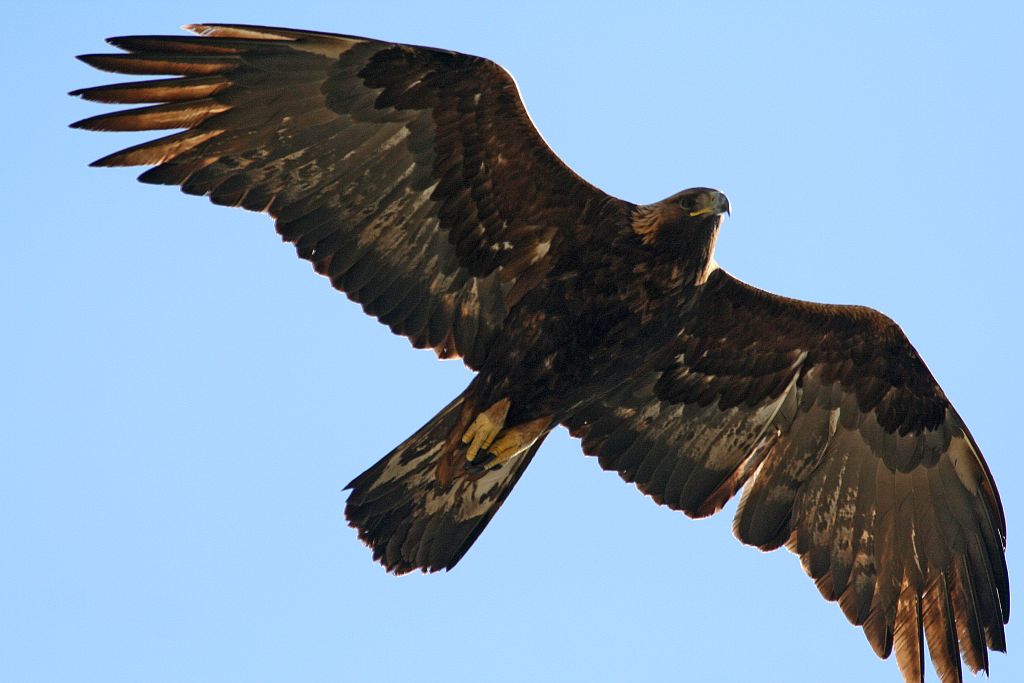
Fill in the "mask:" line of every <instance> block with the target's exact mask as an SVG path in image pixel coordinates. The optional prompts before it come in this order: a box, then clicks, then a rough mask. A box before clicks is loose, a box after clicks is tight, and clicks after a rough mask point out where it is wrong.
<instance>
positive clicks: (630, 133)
mask: <svg viewBox="0 0 1024 683" xmlns="http://www.w3.org/2000/svg"><path fill="white" fill-rule="evenodd" d="M838 4H839V3H828V5H829V6H828V7H825V6H824V5H825V3H753V2H751V3H726V2H716V3H702V4H696V3H672V4H669V3H666V4H665V5H663V6H661V7H659V8H651V7H649V6H646V5H640V4H639V3H635V4H634V5H633V6H630V7H628V8H625V7H624V6H623V5H621V4H619V3H609V4H606V5H602V4H594V3H565V4H562V5H560V6H558V7H551V6H546V5H545V4H542V3H537V4H533V3H529V2H516V3H507V4H502V5H498V6H494V7H489V6H487V5H486V4H484V3H471V2H447V3H422V4H409V5H406V4H404V3H391V2H374V3H345V2H325V3H313V2H292V3H284V2H274V3H269V2H260V1H255V0H249V1H247V2H244V3H243V2H223V3H216V4H215V7H211V3H209V2H196V1H194V0H181V1H178V2H174V3H153V4H152V5H150V4H142V3H138V2H98V3H92V4H86V3H67V4H62V3H47V4H43V3H39V4H36V5H32V6H30V5H29V4H28V3H23V4H19V5H18V6H13V7H9V8H7V9H6V10H5V14H6V15H7V18H6V19H5V24H6V26H7V31H6V36H5V39H4V41H3V46H2V50H3V51H4V54H3V63H4V69H3V72H2V74H0V78H2V80H3V91H4V92H5V93H7V95H6V98H5V101H6V104H5V106H4V107H3V108H2V112H0V117H2V118H3V121H2V124H3V125H2V126H0V130H2V131H3V136H4V140H3V155H4V167H5V172H4V183H3V188H4V189H3V193H4V199H5V201H4V205H5V206H4V220H3V228H2V230H3V236H4V242H5V247H6V248H5V249H3V250H2V253H0V260H2V267H0V307H2V308H0V312H2V315H3V318H4V319H5V320H8V321H10V322H9V323H8V325H9V327H8V328H7V330H8V331H7V334H4V335H0V350H2V355H0V358H2V361H0V382H2V384H3V386H4V387H5V391H3V392H2V393H0V453H2V454H3V455H2V457H0V539H2V543H3V548H4V557H3V561H2V562H0V678H3V679H5V680H11V681H69V680H75V681H105V682H112V681H143V680H144V681H150V682H158V681H218V682H227V681H364V680H415V681H434V680H444V681H480V680H487V681H520V680H557V681H594V680H644V679H649V680H665V679H679V680H713V681H746V680H752V679H755V678H756V679H757V680H765V681H800V680H807V681H817V680H829V681H837V682H842V681H864V680H898V674H897V670H896V666H895V663H894V662H893V661H888V662H880V661H878V660H876V659H875V657H874V655H873V654H872V652H871V650H870V648H869V646H868V644H867V642H866V640H865V639H864V637H863V635H862V633H861V632H860V631H859V630H858V629H855V628H853V627H851V626H849V625H848V624H847V623H846V621H845V619H844V618H843V616H842V614H841V612H840V610H839V609H838V608H837V607H836V606H835V605H832V604H828V603H826V602H824V601H823V600H822V599H821V598H820V597H819V595H818V592H817V590H816V589H815V588H814V586H813V583H812V582H811V581H810V580H808V579H807V578H806V577H805V576H804V574H803V572H802V571H801V569H800V567H799V563H798V561H797V559H796V558H795V557H794V556H792V555H790V554H788V553H786V552H784V551H779V552H775V553H771V554H763V553H761V552H759V551H757V550H754V549H751V548H748V547H745V546H742V545H741V544H740V543H738V542H737V541H736V540H735V539H734V538H733V537H732V535H731V533H730V522H731V512H732V510H734V505H731V506H729V508H727V510H726V511H725V512H724V513H721V514H719V515H718V516H716V517H715V518H712V519H710V520H704V521H700V522H694V521H691V520H688V519H686V518H685V517H684V516H682V515H680V514H678V513H673V512H671V511H669V510H667V509H663V508H659V507H657V506H655V505H654V504H653V503H652V502H651V501H650V500H648V499H646V498H645V497H643V496H642V495H640V494H639V493H638V492H637V491H636V490H634V489H633V488H632V487H631V486H628V485H625V484H623V483H622V482H621V481H620V480H619V479H618V477H617V476H615V475H614V474H611V473H605V472H602V471H601V470H600V468H599V467H598V466H597V463H596V461H594V460H593V459H590V458H584V457H583V456H582V455H581V454H580V450H579V447H578V444H577V443H576V442H574V441H573V440H572V439H570V438H569V437H568V436H567V435H566V434H565V433H564V432H563V431H560V432H557V433H555V434H553V435H552V437H551V438H549V440H548V441H547V443H546V444H545V446H544V448H543V450H542V451H541V453H540V455H539V456H538V458H537V459H536V460H535V462H534V464H533V465H532V466H531V468H530V470H529V471H528V472H527V473H526V475H525V476H524V478H523V480H522V481H521V483H520V484H519V486H518V487H517V490H516V491H515V493H513V494H512V496H511V497H510V498H509V500H508V502H507V503H506V505H505V507H504V508H503V509H502V511H501V513H499V515H498V516H497V517H496V518H495V520H494V521H493V522H492V523H491V525H490V526H489V528H488V529H487V532H486V533H485V534H484V535H483V536H482V537H481V539H480V540H479V541H478V542H477V544H476V545H475V546H474V547H473V549H472V550H471V551H470V552H469V554H468V555H467V556H466V558H465V559H464V560H463V561H462V563H461V564H460V565H459V566H458V567H457V568H456V570H455V571H453V572H451V573H450V574H446V575H433V576H421V575H414V576H407V577H403V578H400V579H396V578H394V577H392V576H389V575H387V574H385V573H384V572H383V570H381V569H380V567H378V566H377V565H375V564H373V563H372V562H371V560H370V555H369V553H368V552H367V551H366V549H365V548H363V547H362V546H361V545H360V544H359V543H358V542H357V540H356V538H355V533H354V532H353V531H352V530H350V529H348V528H347V527H346V526H345V524H344V520H343V517H342V508H343V503H344V498H345V496H344V494H343V492H342V490H341V489H342V487H343V486H344V485H345V484H346V483H347V482H348V481H349V480H350V479H351V478H352V477H354V476H355V475H357V474H359V473H360V472H361V471H362V470H363V469H365V468H366V467H368V466H369V465H371V464H372V463H373V462H375V461H376V460H377V459H378V458H379V457H380V456H381V455H383V454H384V453H386V452H387V451H388V450H389V449H390V448H391V447H393V446H394V445H396V444H397V443H399V442H400V441H401V440H402V439H404V438H405V437H406V436H407V435H408V434H410V433H411V432H412V431H414V430H415V429H416V428H417V427H419V426H420V425H421V424H422V423H423V422H425V421H426V420H427V419H428V418H429V417H430V416H432V415H433V414H434V413H435V412H436V411H437V410H439V409H440V408H441V407H443V406H444V405H445V404H446V403H447V402H448V401H449V400H450V398H451V397H452V396H454V395H455V394H456V393H458V392H459V391H460V390H461V389H462V388H463V386H464V385H465V384H466V383H467V382H468V381H469V378H470V375H469V373H468V371H467V370H465V369H464V368H462V367H461V366H460V365H458V364H456V363H450V362H449V363H441V362H439V361H437V360H435V359H434V358H433V356H432V355H431V354H429V353H427V352H423V351H414V350H413V349H412V348H411V347H410V346H409V345H408V343H407V342H406V341H405V340H404V339H401V338H398V337H394V336H392V335H391V334H390V333H389V332H388V331H387V330H386V328H384V327H382V326H380V325H378V324H377V323H376V322H374V321H373V320H371V319H369V318H368V317H366V316H364V315H363V314H362V312H361V311H360V310H359V308H358V306H356V305H354V304H351V303H349V302H348V301H347V300H346V299H345V298H344V297H343V296H341V295H339V294H338V293H336V292H335V291H333V290H332V289H331V288H330V287H329V286H328V283H327V282H326V281H325V280H323V279H322V278H318V277H316V276H315V275H314V274H313V273H312V271H311V269H310V268H309V266H308V264H306V263H304V262H300V261H299V260H298V259H296V258H295V256H294V253H293V251H292V249H291V247H289V246H287V245H283V244H281V242H280V240H279V239H278V237H277V236H276V235H275V234H274V231H273V229H272V227H271V224H270V221H269V220H268V219H267V218H265V217H263V216H259V215H256V214H249V213H246V212H243V211H240V210H229V209H224V208H220V207H214V206H211V205H209V204H208V203H207V202H205V201H201V200H197V199H195V198H191V197H186V196H184V195H182V194H180V193H178V192H176V191H174V190H173V189H170V188H163V187H152V186H143V185H140V184H137V183H135V182H134V180H133V178H134V175H135V174H136V172H134V171H133V170H131V169H129V170H106V169H104V170H97V169H88V168H86V165H87V163H88V162H89V161H91V160H93V159H95V158H97V157H99V156H102V155H104V154H106V153H108V152H110V151H113V150H114V149H117V148H121V147H124V146H127V145H128V144H130V143H131V142H133V141H134V140H135V139H134V138H132V137H130V136H127V135H122V136H115V135H100V134H93V133H86V132H83V131H73V130H69V129H68V128H67V124H68V123H70V122H71V121H73V120H76V119H79V118H82V117H85V116H89V115H92V114H94V113H99V112H100V111H103V110H104V109H103V108H102V107H100V106H97V105H93V104H90V103H86V102H81V101H78V100H75V99H72V98H69V97H67V96H66V95H65V93H66V92H67V91H69V90H71V89H73V88H77V87H83V86H87V85H95V84H100V83H104V82H110V76H107V75H103V74H101V73H99V72H95V71H92V70H91V69H89V68H87V67H85V66H84V65H82V64H80V63H78V62H76V61H75V60H74V59H73V55H76V54H80V53H84V52H97V51H103V49H104V47H105V46H104V44H103V42H102V39H103V38H105V37H107V36H112V35H124V34H132V33H175V32H177V31H178V27H179V26H180V25H182V24H185V23H190V22H202V21H209V22H213V21H228V22H244V23H263V24H270V25H279V26H291V27H296V28H309V29H320V30H326V31H335V32H343V33H354V34H361V35H368V36H372V37H379V38H385V39H390V40H396V41H405V42H412V43H419V44H428V45H436V46H440V47H446V48H451V49H456V50H461V51H464V52H469V53H473V54H480V55H484V56H487V57H490V58H492V59H494V60H496V61H498V62H499V63H501V64H502V65H503V66H505V67H506V68H507V69H508V70H509V71H511V72H512V73H513V74H514V75H515V77H516V79H517V81H518V83H519V85H520V88H521V90H522V93H523V96H524V98H525V101H526V103H527V106H528V107H529V110H530V112H531V114H532V116H533V118H534V120H535V122H536V124H537V126H538V127H539V129H540V130H541V132H542V133H543V135H544V136H545V138H546V139H547V140H548V142H549V143H550V144H551V145H552V147H553V148H554V149H555V151H556V152H557V153H558V154H559V155H561V156H562V157H563V158H564V159H565V160H566V161H567V162H568V163H569V164H570V165H571V166H573V168H575V169H576V170H577V171H578V172H579V173H580V174H582V175H583V176H584V177H586V178H588V179H589V180H591V181H592V182H594V183H595V184H597V185H598V186H600V187H602V188H603V189H605V190H606V191H608V192H610V193H612V194H615V195H617V196H620V197H623V198H626V199H629V200H632V201H640V202H646V201H655V200H658V199H660V198H662V197H664V196H667V195H669V194H672V193H673V192H675V191H677V190H679V189H682V188H685V187H689V186H694V185H704V186H712V187H717V188H719V189H721V190H723V191H725V192H726V193H727V194H728V195H729V197H730V199H731V200H732V205H733V216H732V218H731V219H729V220H728V222H727V223H726V225H725V227H724V230H723V233H722V237H721V239H720V241H719V246H718V251H717V255H718V261H719V262H720V263H721V264H722V265H723V266H724V267H725V268H727V269H728V270H730V271H731V272H732V273H733V274H735V275H737V276H738V277H740V278H742V279H744V280H747V281H748V282H751V283H753V284H755V285H757V286H760V287H763V288H765V289H769V290H771V291H775V292H778V293H782V294H786V295H789V296H796V297H801V298H809V299H815V300H821V301H828V302H835V303H860V304H866V305H870V306H873V307H875V308H878V309H880V310H882V311H883V312H885V313H886V314H888V315H890V316H892V317H893V318H895V319H896V320H897V321H898V322H899V323H900V324H901V325H902V326H903V329H904V330H905V331H906V332H907V334H908V336H909V337H910V339H911V341H912V342H913V343H914V344H915V345H916V346H917V348H918V350H919V351H920V352H921V354H922V356H923V357H924V358H925V360H926V361H927V362H928V364H929V366H930V367H931V369H932V371H933V373H934V374H935V376H936V377H937V379H938V380H939V382H940V383H941V384H942V386H943V388H944V389H945V391H946V393H947V394H948V395H949V397H950V398H951V399H952V400H953V402H954V403H955V405H956V406H957V408H958V410H959V412H960V413H961V415H962V416H963V417H964V419H965V420H966V421H967V423H968V424H969V425H970V427H971V429H972V431H973V433H974V435H975V437H976V438H977V441H978V443H979V444H980V445H981V447H982V449H983V451H984V453H985V454H986V456H987V459H988V462H989V464H990V465H991V468H992V470H993V472H994V474H995V476H996V480H997V483H998V484H999V487H1000V489H1001V492H1002V495H1003V501H1004V504H1005V506H1006V513H1007V518H1008V525H1009V543H1010V545H1009V550H1008V559H1009V564H1010V571H1011V577H1014V578H1015V577H1016V576H1018V574H1019V572H1020V571H1021V569H1022V554H1021V552H1020V550H1019V548H1020V545H1019V542H1018V541H1017V538H1018V536H1017V529H1018V524H1020V523H1021V522H1022V520H1024V510H1022V504H1021V502H1020V501H1021V496H1020V495H1019V494H1018V492H1019V491H1020V490H1021V487H1022V486H1024V474H1022V472H1024V470H1022V468H1021V466H1020V458H1019V448H1020V446H1019V437H1018V435H1017V432H1016V428H1017V427H1018V426H1019V424H1020V402H1019V392H1020V387H1021V384H1022V382H1024V372H1022V366H1021V362H1020V355H1019V350H1018V347H1019V344H1020V339H1021V332H1022V322H1021V321H1022V312H1024V311H1022V304H1021V294H1022V291H1021V289H1022V288H1021V286H1020V284H1019V282H1020V278H1019V271H1020V253H1021V250H1022V248H1024V237H1022V227H1024V226H1022V219H1021V216H1022V215H1024V199H1022V197H1024V190H1022V187H1024V173H1022V166H1021V159H1022V158H1024V142H1022V136H1021V132H1020V121H1021V120H1022V108H1024V107H1022V104H1024V100H1022V95H1021V88H1020V73H1021V67H1022V66H1024V43H1022V41H1021V39H1020V30H1021V27H1022V26H1024V11H1022V10H1021V7H1020V5H1019V3H1005V4H999V3H976V4H974V5H972V6H970V7H969V8H968V7H967V6H965V5H963V4H962V3H958V4H942V3H931V2H929V3H923V2H922V3H901V4H900V7H892V6H890V3H878V4H871V5H867V4H865V3H858V5H859V6H858V7H857V8H856V9H853V8H845V9H844V8H837V7H832V6H831V5H838ZM1019 622H1020V619H1019V618H1014V619H1013V621H1011V623H1010V625H1009V627H1008V633H1007V637H1008V641H1009V645H1010V649H1011V654H1010V655H1009V656H1002V655H995V656H993V660H992V668H993V680H994V681H1011V680H1024V664H1022V663H1021V662H1022V660H1021V658H1020V655H1019V648H1021V641H1020V637H1019V635H1020V628H1019V627H1018V624H1019ZM929 673H930V674H931V672H929Z"/></svg>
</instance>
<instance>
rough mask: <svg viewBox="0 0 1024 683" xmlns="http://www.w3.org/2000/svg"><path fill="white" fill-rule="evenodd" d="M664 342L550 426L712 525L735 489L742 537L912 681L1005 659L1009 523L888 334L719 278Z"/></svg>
mask: <svg viewBox="0 0 1024 683" xmlns="http://www.w3.org/2000/svg"><path fill="white" fill-rule="evenodd" d="M682 315H683V323H682V329H681V331H680V333H679V335H678V336H677V337H676V339H675V341H674V343H673V345H672V346H671V347H670V348H669V349H667V350H665V351H664V352H662V353H660V354H659V355H658V356H657V357H652V358H650V359H648V362H647V365H646V369H645V370H644V371H643V372H641V373H638V374H637V376H636V377H635V378H634V379H633V380H632V381H630V382H629V383H628V384H625V385H623V386H621V387H619V388H618V389H617V390H615V391H614V392H612V393H611V394H609V395H607V396H604V397H601V398H598V399H595V400H593V401H592V402H590V403H588V404H586V405H584V406H582V407H581V408H580V409H579V410H578V411H576V412H575V413H574V414H573V415H572V416H571V417H570V418H569V419H567V420H565V421H564V424H566V426H568V427H569V429H570V431H572V433H573V434H574V435H576V436H579V437H582V444H583V450H584V451H585V452H586V453H587V454H590V455H596V456H597V457H598V459H599V462H600V464H601V466H602V467H603V468H604V469H608V470H616V471H618V472H619V474H620V476H621V477H622V478H623V479H625V480H626V481H629V482H633V483H635V484H636V485H637V487H638V488H639V489H640V490H641V491H642V492H644V493H646V494H647V495H649V496H651V497H652V498H654V499H655V500H656V501H657V502H658V503H660V504H664V505H668V506H669V507H671V508H673V509H677V510H682V511H683V512H685V513H686V514H688V515H690V516H696V517H699V516H704V515H710V514H712V513H714V512H716V511H717V510H719V509H721V507H722V506H723V505H724V504H725V502H726V501H727V500H728V499H729V498H730V497H731V496H732V495H733V494H734V493H736V491H738V490H739V489H740V487H743V486H744V484H745V485H746V486H745V488H744V490H743V495H742V497H741V500H740V504H739V508H738V510H737V512H736V517H735V520H734V524H733V529H734V531H735V533H736V535H737V536H738V537H739V539H740V540H741V541H743V542H744V543H749V544H751V545H755V546H757V547H759V548H762V549H764V550H772V549H775V548H777V547H779V546H781V545H783V544H785V545H786V546H787V547H788V548H789V549H790V550H792V551H794V552H795V553H797V554H798V555H799V556H800V558H801V562H802V564H803V566H804V569H805V570H806V571H807V573H808V574H809V575H810V576H811V577H812V578H814V579H815V581H816V583H817V585H818V588H819V590H820V591H821V593H822V595H823V596H824V597H825V598H826V599H828V600H837V601H838V602H839V604H840V606H841V607H842V609H843V612H844V613H845V614H846V616H847V618H848V619H849V620H850V621H851V622H852V623H854V624H857V625H862V626H863V628H864V631H865V634H866V635H867V638H868V640H869V641H870V643H871V645H872V647H873V648H874V649H875V652H877V653H878V655H879V656H881V657H888V656H889V654H890V653H891V652H892V650H893V649H895V651H896V658H897V661H898V664H899V666H900V669H901V670H902V671H903V674H904V676H905V678H906V679H907V680H908V681H909V680H920V679H921V677H922V675H923V653H924V639H925V637H926V638H927V641H928V649H929V651H930V654H931V658H932V661H933V663H934V665H935V668H936V671H937V672H938V673H939V675H940V676H941V678H942V680H943V681H958V680H960V662H959V656H958V655H959V653H960V652H962V653H963V657H964V659H965V661H966V662H967V664H968V666H970V668H971V669H972V670H974V671H978V670H980V669H985V670H986V671H987V669H988V652H987V649H986V648H991V649H993V650H1000V651H1005V639H1004V634H1003V624H1005V623H1006V621H1007V618H1008V616H1009V586H1008V579H1007V571H1006V561H1005V557H1004V548H1005V534H1006V526H1005V520H1004V517H1003V511H1002V506H1001V503H1000V500H999V496H998V493H997V491H996V487H995V484H994V483H993V481H992V477H991V475H990V473H989V470H988V466H987V465H986V464H985V461H984V460H983V459H982V456H981V453H980V451H979V449H978V446H977V444H976V443H975V442H974V439H973V438H972V437H971V435H970V433H969V432H968V430H967V427H966V426H965V425H964V423H963V421H962V420H961V419H960V417H959V416H958V415H957V413H956V411H955V410H954V409H953V407H952V406H951V405H950V403H949V401H948V400H947V399H946V397H945V395H944V394H943V392H942V390H941V389H940V388H939V386H938V384H937V383H936V382H935V380H934V378H933V377H932V375H931V373H930V372H929V371H928V368H927V367H926V366H925V364H924V362H923V361H922V360H921V358H920V356H919V355H918V354H917V352H916V351H915V350H914V348H913V347H912V346H911V345H910V342H909V341H908V340H907V338H906V337H905V336H904V334H903V332H902V331H901V330H900V328H899V327H898V326H897V325H896V324H895V323H893V322H892V321H891V320H889V319H888V318H886V317H885V316H884V315H882V314H881V313H878V312H877V311H874V310H871V309H868V308H863V307H854V306H830V305H822V304H812V303H808V302H803V301H796V300H793V299H787V298H784V297H780V296H776V295H773V294H769V293H767V292H763V291H761V290H758V289H755V288H753V287H751V286H749V285H746V284H744V283H742V282H740V281H738V280H736V279H734V278H733V277H731V276H730V275H728V274H727V273H726V272H725V271H722V270H716V271H715V272H714V273H712V275H711V276H710V277H709V279H708V281H707V283H706V284H705V285H704V286H702V287H701V288H700V292H699V293H698V294H697V298H696V299H695V301H694V303H693V305H692V307H691V308H690V309H689V310H688V311H686V312H685V313H683V314H682Z"/></svg>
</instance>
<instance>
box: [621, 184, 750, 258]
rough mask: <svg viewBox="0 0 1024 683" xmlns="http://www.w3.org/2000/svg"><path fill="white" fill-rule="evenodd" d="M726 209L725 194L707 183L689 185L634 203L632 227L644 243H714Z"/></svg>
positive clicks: (693, 245) (727, 205)
mask: <svg viewBox="0 0 1024 683" xmlns="http://www.w3.org/2000/svg"><path fill="white" fill-rule="evenodd" d="M729 211H730V207H729V198H728V197H726V196H725V194H723V193H722V192H719V191H718V190H713V189H711V188H708V187H691V188H690V189H689V190H683V191H682V192H677V193H676V194H674V195H672V196H671V197H668V198H667V199H662V200H661V201H660V202H657V203H655V204H645V205H642V206H638V207H636V209H635V210H634V212H633V231H634V232H635V233H636V234H637V235H638V236H639V237H640V241H641V242H643V243H644V244H659V245H662V246H669V245H677V246H679V247H684V246H690V247H691V248H692V247H697V246H698V245H699V244H700V243H701V242H705V241H706V242H708V245H707V246H708V247H713V246H714V240H715V237H716V236H717V233H718V227H719V226H720V225H721V223H722V217H723V216H724V215H725V214H728V213H729Z"/></svg>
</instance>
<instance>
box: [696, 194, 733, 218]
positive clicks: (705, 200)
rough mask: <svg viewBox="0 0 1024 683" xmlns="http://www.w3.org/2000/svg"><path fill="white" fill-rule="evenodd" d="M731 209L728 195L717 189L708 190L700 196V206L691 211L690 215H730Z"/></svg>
mask: <svg viewBox="0 0 1024 683" xmlns="http://www.w3.org/2000/svg"><path fill="white" fill-rule="evenodd" d="M731 209H732V207H730V206H729V198H728V197H726V196H725V195H724V194H723V193H721V192H719V191H718V190H708V191H707V192H705V193H704V194H702V195H701V196H700V207H699V208H698V209H697V210H696V211H691V212H690V216H691V217H696V216H708V215H714V216H721V215H722V214H726V215H731V213H730V212H731Z"/></svg>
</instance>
